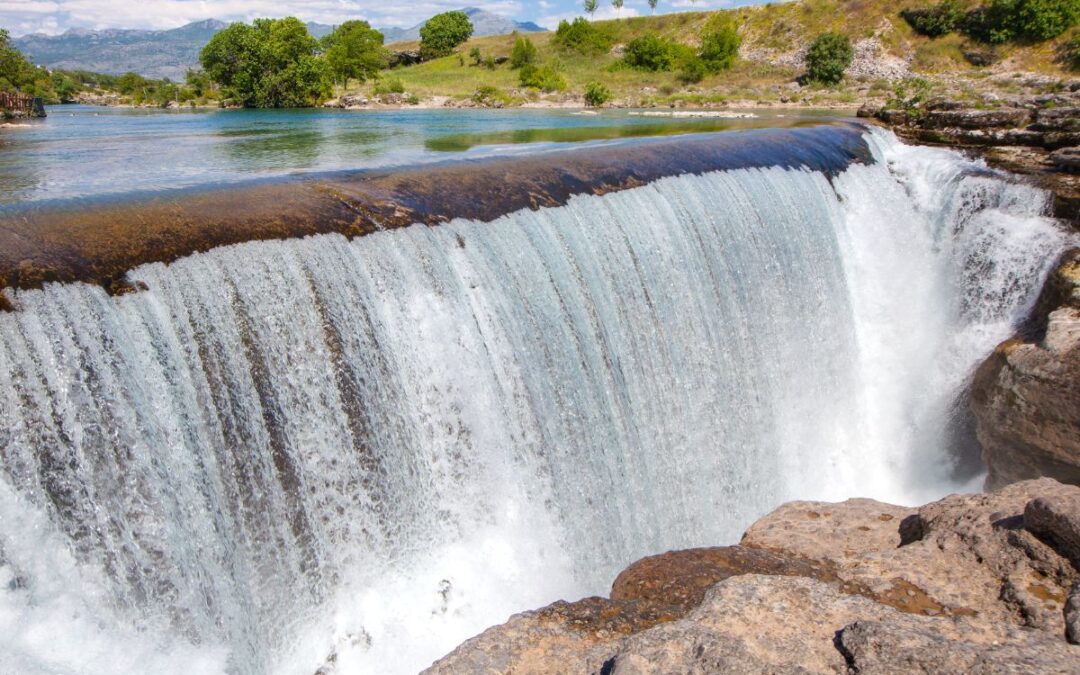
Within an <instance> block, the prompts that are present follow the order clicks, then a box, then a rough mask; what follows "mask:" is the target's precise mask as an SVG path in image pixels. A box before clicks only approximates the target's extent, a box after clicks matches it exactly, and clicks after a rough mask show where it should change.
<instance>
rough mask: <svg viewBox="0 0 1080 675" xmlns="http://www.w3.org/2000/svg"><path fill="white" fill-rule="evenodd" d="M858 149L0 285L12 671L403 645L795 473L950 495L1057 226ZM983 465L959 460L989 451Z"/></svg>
mask: <svg viewBox="0 0 1080 675" xmlns="http://www.w3.org/2000/svg"><path fill="white" fill-rule="evenodd" d="M868 142H869V143H870V145H871V148H872V151H873V153H874V158H875V161H874V162H873V163H870V164H866V165H862V164H854V165H852V166H850V167H849V168H847V169H846V170H845V171H843V172H841V173H839V174H837V175H833V176H827V175H825V174H822V173H816V172H812V171H809V170H798V169H791V168H780V167H774V168H753V169H739V170H730V171H723V172H715V173H709V174H705V175H685V176H679V177H673V178H665V179H661V180H657V181H654V182H652V183H649V184H647V185H644V186H641V187H637V188H634V189H629V190H625V191H621V192H615V193H611V194H607V195H604V196H591V195H583V196H577V197H573V198H572V199H570V201H569V203H567V204H566V205H565V206H562V207H558V208H545V209H540V210H537V211H529V210H526V211H519V212H515V213H511V214H508V215H506V216H503V217H501V218H498V219H496V220H495V221H493V222H489V223H481V222H473V221H467V220H455V221H453V222H450V223H446V224H443V225H439V226H437V227H427V226H420V225H414V226H412V227H409V228H404V229H399V230H393V231H385V232H377V233H375V234H372V235H369V236H364V237H360V238H356V239H353V240H348V239H346V238H344V237H342V236H338V235H322V236H316V237H310V238H307V239H302V240H290V241H274V242H258V243H247V244H240V245H235V246H229V247H223V248H218V249H214V250H211V251H209V252H206V253H200V254H195V255H191V256H189V257H187V258H184V259H181V260H179V261H177V262H174V263H172V264H170V265H167V266H166V265H162V264H151V265H145V266H142V267H139V268H137V269H135V270H133V271H132V272H131V273H130V275H129V276H130V278H131V279H132V280H133V281H137V282H142V283H144V284H145V285H146V287H147V289H148V290H146V291H144V292H140V293H135V294H131V295H125V296H121V297H109V296H107V295H106V294H105V293H104V292H103V291H102V290H101V289H100V288H98V287H94V286H88V285H83V284H69V285H59V284H54V285H49V286H47V287H46V288H44V289H43V290H32V291H22V292H19V293H18V294H17V298H16V301H17V304H18V305H19V307H20V311H18V312H14V313H8V314H0V460H2V472H0V653H2V654H4V655H5V656H4V658H5V659H6V664H7V666H10V667H12V668H13V669H14V670H16V671H18V672H21V673H80V674H81V673H144V672H155V673H184V674H185V675H191V674H193V673H221V672H229V673H242V674H262V673H274V674H277V673H282V674H286V673H287V674H293V673H297V674H305V675H307V674H310V673H314V672H315V671H316V669H318V668H320V667H323V668H324V672H339V673H352V672H376V673H394V672H415V671H416V670H418V669H420V668H422V667H424V666H426V665H428V664H429V663H430V662H431V661H432V660H433V659H435V658H437V657H439V656H440V655H442V654H443V653H445V652H446V651H448V650H450V649H451V648H453V646H455V645H456V644H457V643H458V642H460V641H461V640H463V639H465V638H467V637H469V636H470V635H472V634H475V633H476V632H478V631H480V630H482V629H483V628H485V627H486V626H488V625H491V624H493V623H497V622H500V621H503V620H505V619H506V617H507V616H508V615H509V614H511V613H513V612H516V611H521V610H524V609H527V608H531V607H536V606H540V605H543V604H546V603H548V602H551V601H553V600H555V599H558V598H571V599H572V598H576V597H580V596H582V595H586V594H590V593H605V592H606V589H607V585H608V584H609V583H610V581H611V580H612V579H613V577H614V575H615V574H616V573H617V572H618V571H619V570H620V569H622V568H623V567H625V566H626V565H627V564H628V563H630V562H631V561H633V560H634V559H636V558H638V557H641V556H644V555H648V554H652V553H656V552H660V551H664V550H668V549H672V548H682V547H690V546H701V545H717V544H722V543H733V542H734V541H736V540H737V538H738V536H739V534H740V533H741V531H742V530H743V529H744V528H745V527H746V526H747V525H748V524H749V523H750V522H751V521H752V520H753V519H754V518H756V517H758V516H760V515H763V514H764V513H766V512H767V511H769V510H770V509H771V508H774V507H775V506H777V505H778V504H779V503H781V502H782V501H785V500H790V499H842V498H846V497H850V496H867V497H875V498H878V499H883V500H891V501H898V502H906V503H912V502H915V501H922V500H925V499H929V498H932V497H935V496H939V495H941V494H943V493H944V492H946V491H949V490H951V489H955V488H957V487H958V486H959V484H960V482H961V481H963V480H972V477H971V476H966V477H965V476H963V475H961V473H962V472H960V471H958V470H957V468H956V467H955V466H954V464H955V457H954V456H953V455H952V454H951V453H950V452H949V451H948V445H949V442H948V433H947V430H948V428H949V427H950V424H951V422H952V421H953V419H952V418H953V417H954V416H955V415H956V414H957V400H958V397H959V395H960V393H961V392H962V390H963V388H964V386H965V384H966V382H967V380H968V378H969V377H970V374H971V372H972V370H973V368H974V367H975V365H976V364H977V363H978V362H979V361H980V359H982V358H983V357H985V355H986V354H987V353H988V352H989V351H990V350H991V349H992V348H993V347H994V345H995V344H996V343H997V342H999V341H1000V340H1002V339H1004V338H1005V337H1007V336H1008V335H1009V334H1010V332H1011V331H1012V330H1013V328H1014V327H1015V325H1016V324H1017V323H1018V321H1020V320H1021V319H1022V317H1023V315H1024V312H1025V311H1026V309H1027V308H1029V307H1030V306H1031V304H1032V303H1033V301H1034V297H1035V294H1036V293H1037V291H1038V287H1039V285H1040V282H1041V280H1042V278H1043V276H1044V275H1045V274H1046V273H1047V271H1048V266H1049V265H1050V264H1051V263H1052V262H1053V260H1054V258H1055V255H1056V253H1057V252H1058V251H1060V250H1061V249H1062V248H1063V247H1064V246H1066V245H1067V244H1068V243H1069V240H1070V239H1069V235H1067V234H1065V233H1064V232H1063V231H1061V230H1060V229H1059V228H1058V227H1057V225H1056V224H1055V222H1054V221H1053V220H1052V219H1050V218H1047V217H1045V215H1044V214H1045V213H1046V212H1047V207H1048V195H1047V194H1045V193H1043V192H1040V191H1038V190H1036V189H1034V188H1031V187H1028V186H1025V185H1022V184H1018V183H1014V182H1011V181H1009V180H1007V179H1006V177H1004V176H1002V175H999V174H995V173H993V172H990V171H988V170H986V169H985V167H983V166H982V165H981V164H979V163H978V162H974V161H971V160H968V159H965V158H963V157H962V156H960V155H959V154H957V153H954V152H951V151H947V150H935V149H929V148H917V147H908V146H904V145H901V144H900V143H898V142H897V141H896V140H895V138H893V137H892V136H891V135H888V134H886V133H884V132H880V131H874V132H868ZM974 480H978V477H975V478H974Z"/></svg>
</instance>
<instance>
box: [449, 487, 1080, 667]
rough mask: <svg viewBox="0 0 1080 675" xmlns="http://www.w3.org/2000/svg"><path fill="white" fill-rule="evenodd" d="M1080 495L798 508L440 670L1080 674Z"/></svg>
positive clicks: (668, 559)
mask: <svg viewBox="0 0 1080 675" xmlns="http://www.w3.org/2000/svg"><path fill="white" fill-rule="evenodd" d="M1078 505H1080V488H1077V487H1074V486H1069V485H1063V484H1061V483H1058V482H1056V481H1053V480H1050V479H1042V480H1037V481H1026V482H1022V483H1016V484H1014V485H1010V486H1009V487H1007V488H1005V489H1003V490H1001V491H998V492H996V493H992V494H980V495H953V496H951V497H947V498H945V499H943V500H941V501H938V502H934V503H932V504H928V505H926V506H924V507H922V508H919V509H907V508H903V507H897V506H892V505H889V504H882V503H880V502H875V501H872V500H866V499H859V500H850V501H847V502H843V503H840V504H826V503H817V502H792V503H789V504H786V505H784V506H782V507H780V508H779V509H777V510H776V511H774V512H773V513H771V514H769V515H768V516H766V517H765V518H762V519H761V520H759V521H758V522H757V523H755V524H754V525H753V526H751V527H750V529H749V530H747V532H746V534H745V535H744V537H743V539H742V541H741V542H740V543H739V545H738V546H729V547H721V548H709V549H693V550H689V551H676V552H669V553H665V554H663V555H659V556H653V557H650V558H645V559H643V560H641V561H638V562H637V563H634V564H633V565H631V566H630V567H629V568H627V569H626V570H625V571H624V572H623V573H622V574H620V575H619V576H618V578H617V579H616V580H615V583H614V585H613V586H612V592H611V597H610V598H586V599H585V600H581V601H578V602H574V603H566V602H559V603H555V604H553V605H550V606H548V607H545V608H543V609H541V610H536V611H531V612H525V613H522V614H518V615H516V616H514V617H512V618H511V619H510V620H509V621H508V622H507V623H505V624H503V625H500V626H495V627H493V628H490V629H488V630H487V631H485V632H483V633H482V634H480V635H478V636H477V637H475V638H473V639H471V640H469V641H467V642H465V643H464V644H462V645H461V646H460V647H458V649H456V650H454V651H453V652H452V653H451V654H449V655H447V656H446V657H444V658H443V659H441V660H440V661H438V662H437V663H436V664H434V665H433V666H432V667H431V669H430V670H429V671H428V672H429V673H439V674H442V673H462V672H469V673H510V672H513V673H604V674H614V673H622V674H635V675H644V674H654V673H655V674H661V673H717V672H739V673H908V672H922V673H957V672H983V673H989V672H994V673H1021V672H1040V673H1077V672H1080V647H1076V646H1073V645H1070V644H1069V642H1070V641H1075V640H1076V638H1077V636H1078V635H1080V627H1078V626H1077V622H1078V621H1080V590H1078V589H1080V570H1078V569H1077V567H1076V560H1075V558H1074V556H1075V554H1076V552H1077V550H1076V546H1077V540H1076V535H1077V532H1078V530H1077V528H1078V527H1080V508H1078Z"/></svg>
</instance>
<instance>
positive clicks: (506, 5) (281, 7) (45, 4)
mask: <svg viewBox="0 0 1080 675" xmlns="http://www.w3.org/2000/svg"><path fill="white" fill-rule="evenodd" d="M609 3H610V0H600V5H601V9H600V10H599V11H597V13H596V17H597V18H608V17H613V16H615V11H614V9H613V8H612V7H611V5H610V4H609ZM737 4H738V5H745V4H753V0H694V1H693V2H692V1H691V0H660V4H659V6H658V7H657V12H658V13H662V12H674V11H686V10H690V9H715V8H721V7H731V6H733V5H737ZM464 6H475V7H481V8H483V9H486V10H489V11H491V12H495V13H496V14H502V15H503V16H508V17H511V18H515V19H521V20H531V21H536V22H537V23H539V24H540V25H542V26H549V27H553V26H555V25H556V24H558V22H559V20H560V19H565V18H571V17H574V16H578V15H580V14H582V11H581V0H467V1H463V0H414V1H413V2H402V3H400V4H399V3H397V2H386V0H0V27H2V28H7V29H8V30H9V31H10V32H11V34H12V35H16V36H17V35H24V34H26V33H49V34H56V33H62V32H64V31H65V30H67V29H69V28H154V29H166V28H176V27H178V26H182V25H184V24H186V23H189V22H191V21H199V20H201V19H211V18H214V19H222V20H225V21H235V20H249V19H253V18H255V17H259V16H275V17H276V16H287V15H290V14H291V15H294V16H298V17H300V18H301V19H303V20H305V21H318V22H320V23H329V24H334V23H340V22H342V21H344V20H346V19H356V18H360V19H366V20H368V21H369V22H371V23H372V24H373V25H375V26H411V25H414V24H416V23H417V22H419V21H422V20H423V19H426V18H427V17H429V16H431V15H432V14H437V13H438V12H442V11H446V10H449V9H459V8H461V7H464ZM648 13H649V6H648V4H647V2H646V0H626V5H625V7H624V8H623V10H622V16H624V17H626V16H637V15H640V14H648Z"/></svg>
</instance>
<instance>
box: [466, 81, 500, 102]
mask: <svg viewBox="0 0 1080 675" xmlns="http://www.w3.org/2000/svg"><path fill="white" fill-rule="evenodd" d="M472 100H473V101H475V102H477V103H480V104H482V105H490V104H492V103H495V102H496V101H504V100H506V95H505V94H503V93H502V92H501V91H499V88H498V87H493V86H491V85H487V84H486V85H483V86H480V87H477V88H476V91H474V92H473V95H472Z"/></svg>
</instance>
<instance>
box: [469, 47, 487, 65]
mask: <svg viewBox="0 0 1080 675" xmlns="http://www.w3.org/2000/svg"><path fill="white" fill-rule="evenodd" d="M469 60H470V61H472V64H473V65H474V66H478V65H480V64H481V63H483V62H484V55H483V54H481V53H480V48H479V47H473V48H472V49H470V50H469Z"/></svg>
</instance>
